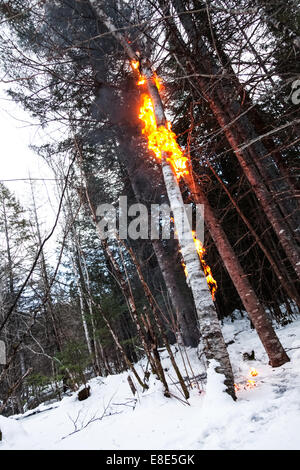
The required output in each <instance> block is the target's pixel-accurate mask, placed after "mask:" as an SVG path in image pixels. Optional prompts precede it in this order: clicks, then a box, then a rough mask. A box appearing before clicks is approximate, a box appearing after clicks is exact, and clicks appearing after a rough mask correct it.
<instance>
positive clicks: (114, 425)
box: [0, 319, 300, 450]
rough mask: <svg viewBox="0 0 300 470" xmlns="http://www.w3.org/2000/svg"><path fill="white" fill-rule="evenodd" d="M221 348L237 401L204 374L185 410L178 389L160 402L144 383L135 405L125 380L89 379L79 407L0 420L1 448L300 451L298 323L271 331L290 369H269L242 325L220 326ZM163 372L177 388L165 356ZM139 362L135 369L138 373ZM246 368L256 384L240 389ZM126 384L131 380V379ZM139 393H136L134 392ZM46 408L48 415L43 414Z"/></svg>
mask: <svg viewBox="0 0 300 470" xmlns="http://www.w3.org/2000/svg"><path fill="white" fill-rule="evenodd" d="M223 332H224V336H225V340H226V342H229V341H231V340H234V343H233V344H230V345H229V346H228V348H229V353H230V357H231V361H232V365H233V369H234V374H235V380H236V383H238V384H241V386H240V390H239V391H238V392H237V396H238V400H237V402H235V403H234V402H233V400H232V399H231V398H230V397H229V396H228V395H226V394H225V393H219V392H217V390H218V387H217V386H216V385H217V384H216V380H217V377H216V375H215V374H213V373H211V372H210V371H209V374H208V387H207V390H206V393H204V392H201V393H200V391H199V389H198V387H197V386H196V385H195V384H194V388H193V389H192V390H191V398H190V399H189V404H186V403H184V399H183V397H182V395H181V394H180V392H179V389H178V388H177V387H178V385H176V384H175V385H174V386H173V387H172V391H173V393H174V395H176V396H177V397H178V399H176V398H172V399H170V398H166V397H164V396H163V392H162V386H161V383H160V382H159V381H157V380H155V378H154V377H151V378H150V382H149V384H150V388H149V390H147V391H146V392H143V393H142V391H141V390H140V389H139V392H138V396H137V395H136V397H135V398H134V397H133V395H132V393H131V391H130V388H129V385H128V382H127V376H128V373H122V374H119V375H115V376H110V377H106V378H101V377H98V378H94V379H92V380H91V381H90V382H89V383H90V386H91V396H90V397H89V398H88V399H87V400H85V401H81V402H80V401H78V400H77V397H76V394H74V395H72V396H70V397H66V398H64V399H63V400H62V401H61V402H58V403H55V404H52V405H40V407H39V410H40V411H41V412H40V413H37V414H34V415H32V416H26V415H28V414H30V413H32V410H31V411H30V412H27V413H25V414H24V415H22V416H20V415H19V416H15V417H14V418H4V417H1V416H0V429H1V430H2V433H3V441H2V442H1V443H0V450H7V449H50V450H51V449H105V450H125V449H128V450H131V449H137V450H139V449H153V450H158V449H159V450H161V449H178V450H181V449H186V450H195V449H234V450H237V449H252V450H254V449H300V434H299V429H300V393H299V392H300V373H299V372H300V320H297V321H295V322H293V323H292V324H289V325H287V326H285V327H280V328H279V329H277V334H278V336H279V337H280V339H281V341H282V343H283V346H284V347H285V348H286V349H287V352H288V355H289V357H290V359H291V362H289V363H287V364H285V365H284V366H282V367H280V368H277V369H275V368H272V367H270V366H269V365H268V361H267V357H266V354H265V352H264V350H263V348H262V346H261V343H260V341H259V339H258V337H257V334H256V332H255V331H253V330H250V328H249V321H248V320H247V319H240V320H237V321H235V322H234V323H231V322H230V321H227V322H226V323H225V324H224V327H223ZM252 350H254V351H255V356H256V360H255V361H243V357H242V355H243V353H245V352H248V353H251V351H252ZM187 354H188V356H189V360H190V363H191V366H192V369H193V373H194V375H195V376H197V375H198V374H200V373H201V370H202V369H201V364H200V363H199V360H198V359H197V355H196V352H195V350H191V349H190V350H188V351H187ZM162 357H164V361H163V365H164V367H165V368H166V369H168V371H167V372H166V374H167V376H169V380H170V381H171V380H172V381H173V382H176V379H175V374H174V372H173V371H172V366H171V364H170V361H169V360H168V358H167V354H166V352H165V351H164V352H162ZM183 359H184V362H185V365H186V369H187V371H188V373H189V375H190V377H191V375H192V373H191V369H190V367H189V365H188V362H187V360H186V357H185V355H184V354H183V357H181V353H180V351H178V350H177V352H176V360H177V363H178V364H179V366H180V369H181V372H182V374H183V375H187V374H186V372H185V367H184V364H183ZM141 367H144V368H145V361H141V363H140V364H139V365H138V366H137V369H138V370H139V371H141ZM250 367H254V368H255V369H256V370H257V371H258V376H257V377H255V378H254V380H255V383H256V385H255V386H254V387H252V388H247V387H245V388H244V385H245V384H246V382H247V379H249V378H250V376H249V370H250ZM132 378H133V377H132ZM133 380H134V378H133ZM137 388H138V386H137ZM50 406H52V409H51V410H48V411H43V410H45V409H46V408H49V407H50Z"/></svg>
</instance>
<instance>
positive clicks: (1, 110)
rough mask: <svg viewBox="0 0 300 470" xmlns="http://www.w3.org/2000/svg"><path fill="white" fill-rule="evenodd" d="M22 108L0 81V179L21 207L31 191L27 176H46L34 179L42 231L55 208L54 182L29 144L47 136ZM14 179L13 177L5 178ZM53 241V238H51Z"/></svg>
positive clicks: (48, 227) (49, 170) (52, 215)
mask: <svg viewBox="0 0 300 470" xmlns="http://www.w3.org/2000/svg"><path fill="white" fill-rule="evenodd" d="M34 124H35V123H34V121H33V119H32V118H31V117H30V116H29V115H28V114H27V113H26V112H25V111H24V110H22V108H21V107H20V106H19V105H17V104H15V103H14V102H13V101H11V100H10V98H9V97H8V95H7V94H6V93H5V87H4V86H3V85H0V129H1V145H0V151H1V166H0V180H1V181H2V182H3V183H4V184H5V185H6V186H7V187H8V188H9V189H10V190H11V191H12V192H13V193H14V194H15V195H16V197H17V199H18V200H19V202H20V204H21V205H22V207H23V208H24V209H26V208H27V207H28V206H29V205H31V193H30V183H29V181H22V180H24V179H28V177H29V173H30V176H31V177H32V178H40V179H46V181H45V180H44V181H35V182H34V187H35V193H36V196H35V197H36V203H37V207H38V214H39V219H40V220H41V223H42V233H43V235H45V234H46V233H48V231H49V230H50V229H51V227H52V225H53V223H54V218H55V212H56V209H57V197H56V192H55V182H54V181H47V179H49V178H53V177H54V176H53V173H52V171H51V169H50V168H49V167H48V166H47V164H46V163H45V162H44V161H43V159H42V158H41V157H40V156H38V155H37V154H36V153H35V152H33V150H31V149H30V148H29V145H30V144H32V145H39V144H40V143H41V142H43V141H45V139H46V138H47V136H46V135H45V132H44V131H43V130H42V129H40V127H39V126H38V125H34ZM7 180H15V181H7ZM51 244H53V240H52V242H51Z"/></svg>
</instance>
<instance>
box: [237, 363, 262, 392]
mask: <svg viewBox="0 0 300 470" xmlns="http://www.w3.org/2000/svg"><path fill="white" fill-rule="evenodd" d="M249 375H251V377H256V376H257V375H258V372H257V370H256V369H254V367H251V369H250V371H249ZM256 386H257V384H256V382H255V380H252V379H248V380H247V382H246V383H245V384H234V388H235V391H236V392H238V391H239V390H248V389H249V388H254V387H256Z"/></svg>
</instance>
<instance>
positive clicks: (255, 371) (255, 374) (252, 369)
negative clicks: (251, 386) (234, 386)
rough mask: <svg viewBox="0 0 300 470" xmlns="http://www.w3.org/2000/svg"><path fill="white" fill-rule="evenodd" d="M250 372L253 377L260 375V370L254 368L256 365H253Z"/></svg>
mask: <svg viewBox="0 0 300 470" xmlns="http://www.w3.org/2000/svg"><path fill="white" fill-rule="evenodd" d="M249 374H250V375H251V377H256V376H257V375H258V372H257V370H256V369H254V367H251V369H250V371H249Z"/></svg>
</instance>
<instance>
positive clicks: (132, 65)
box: [130, 59, 140, 70]
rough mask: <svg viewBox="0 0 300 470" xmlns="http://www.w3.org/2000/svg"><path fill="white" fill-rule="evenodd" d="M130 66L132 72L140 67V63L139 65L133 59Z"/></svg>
mask: <svg viewBox="0 0 300 470" xmlns="http://www.w3.org/2000/svg"><path fill="white" fill-rule="evenodd" d="M130 65H131V67H132V68H133V70H138V68H139V66H140V63H139V61H138V60H134V59H133V60H132V61H131V62H130Z"/></svg>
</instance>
